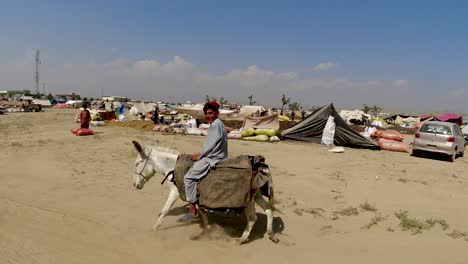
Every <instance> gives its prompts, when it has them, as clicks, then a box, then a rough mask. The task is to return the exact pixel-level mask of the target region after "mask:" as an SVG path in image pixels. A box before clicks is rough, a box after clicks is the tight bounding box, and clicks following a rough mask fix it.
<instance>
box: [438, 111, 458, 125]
mask: <svg viewBox="0 0 468 264" xmlns="http://www.w3.org/2000/svg"><path fill="white" fill-rule="evenodd" d="M437 119H439V120H440V121H444V122H450V123H455V124H458V125H461V124H463V117H462V115H459V114H454V113H446V114H443V115H441V116H438V117H437Z"/></svg>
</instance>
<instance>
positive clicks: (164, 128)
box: [153, 125, 171, 132]
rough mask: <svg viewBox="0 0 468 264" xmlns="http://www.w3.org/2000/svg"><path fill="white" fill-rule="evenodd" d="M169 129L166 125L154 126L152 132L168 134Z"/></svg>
mask: <svg viewBox="0 0 468 264" xmlns="http://www.w3.org/2000/svg"><path fill="white" fill-rule="evenodd" d="M170 128H171V127H170V126H168V125H156V126H154V128H153V131H156V132H169V131H170Z"/></svg>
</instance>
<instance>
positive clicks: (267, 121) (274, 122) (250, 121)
mask: <svg viewBox="0 0 468 264" xmlns="http://www.w3.org/2000/svg"><path fill="white" fill-rule="evenodd" d="M279 127H280V126H279V120H278V116H277V115H271V116H259V117H245V118H244V124H243V125H242V129H247V128H264V129H275V130H278V129H279Z"/></svg>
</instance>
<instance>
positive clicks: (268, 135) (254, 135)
mask: <svg viewBox="0 0 468 264" xmlns="http://www.w3.org/2000/svg"><path fill="white" fill-rule="evenodd" d="M277 134H278V130H276V129H261V128H258V129H254V128H247V129H244V130H242V133H241V135H242V139H243V140H247V141H258V142H277V141H279V138H278V137H277V136H276V135H277Z"/></svg>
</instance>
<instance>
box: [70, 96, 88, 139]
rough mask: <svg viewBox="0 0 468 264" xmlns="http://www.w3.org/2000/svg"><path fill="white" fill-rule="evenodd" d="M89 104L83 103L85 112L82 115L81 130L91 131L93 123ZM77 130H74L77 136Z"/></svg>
mask: <svg viewBox="0 0 468 264" xmlns="http://www.w3.org/2000/svg"><path fill="white" fill-rule="evenodd" d="M87 107H88V103H87V102H84V103H83V110H82V111H81V113H80V128H88V129H89V123H90V122H91V113H90V112H89V111H88V109H87ZM77 131H78V129H77V130H72V133H73V134H76V132H77Z"/></svg>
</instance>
